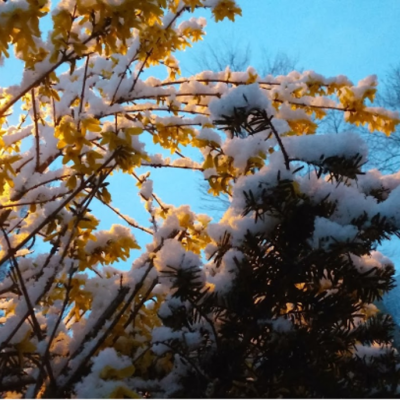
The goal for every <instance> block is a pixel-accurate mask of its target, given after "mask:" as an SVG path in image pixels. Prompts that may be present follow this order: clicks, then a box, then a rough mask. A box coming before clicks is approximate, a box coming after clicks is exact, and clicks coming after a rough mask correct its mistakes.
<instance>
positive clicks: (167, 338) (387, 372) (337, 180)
mask: <svg viewBox="0 0 400 400" xmlns="http://www.w3.org/2000/svg"><path fill="white" fill-rule="evenodd" d="M241 89H242V90H241ZM238 92H239V93H238ZM237 94H239V95H237ZM240 95H241V96H243V98H245V99H246V101H245V103H246V106H244V105H243V104H244V102H243V99H241V98H240ZM261 97H262V94H261V91H260V89H258V88H257V89H256V88H255V87H251V86H247V87H245V88H239V89H235V90H233V91H232V92H231V93H230V94H228V95H227V96H226V97H225V98H224V97H223V98H222V99H221V100H220V102H221V108H220V109H219V108H218V103H214V108H216V109H217V114H219V115H217V116H216V118H220V119H215V123H216V124H217V125H218V124H221V125H222V126H223V128H224V129H225V130H227V132H228V135H230V136H232V135H235V134H236V135H239V137H236V139H237V140H236V143H237V145H238V146H239V145H240V146H241V148H247V147H248V146H249V147H251V142H253V141H255V140H256V141H259V142H261V143H262V142H264V141H268V140H271V139H272V136H274V135H275V136H276V137H275V138H276V139H277V142H278V144H279V146H278V147H279V150H278V151H277V152H276V153H274V154H272V155H271V156H270V158H269V163H268V165H267V166H265V167H263V168H262V169H260V170H259V171H258V172H256V173H255V174H252V175H249V176H243V177H241V178H240V179H239V180H238V182H237V183H236V185H235V187H234V191H233V199H232V202H231V206H230V208H229V209H228V211H227V212H226V214H225V216H224V217H223V218H222V220H221V222H220V223H218V224H215V225H214V224H212V225H210V226H209V229H208V232H209V234H210V236H211V238H212V242H211V243H210V244H209V245H208V246H207V248H206V253H207V256H208V259H209V260H210V261H209V263H208V264H206V265H204V266H203V268H200V267H199V266H196V265H195V264H190V263H185V264H184V265H181V266H178V265H176V262H175V263H174V262H173V261H172V260H168V261H169V263H168V262H166V264H165V271H169V273H168V274H167V275H168V277H169V279H170V282H171V283H170V284H171V287H172V288H175V291H174V292H172V293H171V294H170V295H168V296H167V299H166V303H165V304H164V305H163V306H162V308H161V310H160V317H161V319H162V320H163V323H164V327H162V328H159V329H158V330H156V332H159V333H158V334H159V335H160V337H162V339H161V338H160V340H157V339H158V338H157V335H158V334H157V335H156V344H157V346H158V347H157V348H156V349H157V350H158V351H159V352H160V353H164V354H165V353H168V351H169V352H172V353H175V354H178V355H179V357H176V359H175V369H173V370H172V372H171V376H170V382H171V381H172V382H174V383H175V384H176V385H173V386H172V387H173V388H174V390H176V391H175V392H172V393H171V394H173V395H175V396H179V397H185V398H192V397H195V398H202V397H216V398H236V397H250V398H264V397H267V398H277V397H281V396H283V397H289V398H297V397H310V398H325V397H333V398H349V397H351V398H353V397H355V398H364V397H369V396H373V397H392V396H393V395H395V394H396V393H398V385H399V378H400V370H399V368H398V363H399V358H398V356H397V351H396V350H395V349H394V348H393V347H392V332H391V331H392V329H393V322H392V320H391V317H390V316H388V315H383V314H381V313H378V309H377V308H376V307H375V305H374V304H372V302H374V301H375V300H377V299H380V298H381V296H382V294H383V293H385V292H387V291H388V290H390V289H391V288H392V287H393V278H392V275H393V273H394V266H393V264H392V263H391V262H390V260H389V259H387V258H386V257H384V256H383V255H382V254H380V253H379V252H377V251H375V250H374V247H375V245H376V243H379V242H380V240H382V239H383V238H387V237H389V236H390V235H393V234H397V235H399V233H400V231H399V227H400V218H399V215H400V213H399V211H400V205H399V202H398V196H399V190H400V173H397V174H395V175H391V176H382V175H381V174H380V173H379V172H377V171H376V170H375V171H369V172H367V173H363V172H362V170H361V167H362V165H363V164H364V163H365V160H366V155H367V154H366V146H365V144H364V143H363V141H362V140H361V139H360V137H359V136H357V135H355V134H341V135H318V136H296V137H293V136H289V137H281V138H280V139H278V138H279V136H278V134H279V133H278V132H279V130H280V129H282V128H278V126H281V121H279V120H275V119H274V118H273V117H274V116H275V115H276V111H275V110H274V109H273V108H272V107H270V106H269V105H268V104H265V103H264V104H260V102H258V101H257V100H254V99H260V98H261ZM247 100H248V103H247ZM261 103H263V102H261ZM227 104H230V105H229V107H227ZM230 111H231V112H230ZM245 115H246V116H247V118H245V117H244V116H245ZM239 116H240V117H239ZM239 119H240V123H239V122H238V120H239ZM274 121H275V122H274ZM168 246H171V248H172V247H173V246H175V244H173V243H168ZM171 253H172V251H171ZM168 329H169V331H168ZM178 332H181V335H179V334H178ZM196 334H197V338H196V336H195V335H196ZM153 340H154V338H153ZM163 345H166V346H167V347H163Z"/></svg>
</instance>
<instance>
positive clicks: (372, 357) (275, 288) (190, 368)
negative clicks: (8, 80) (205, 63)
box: [0, 0, 400, 398]
mask: <svg viewBox="0 0 400 400" xmlns="http://www.w3.org/2000/svg"><path fill="white" fill-rule="evenodd" d="M48 7H49V6H48V4H47V2H46V1H45V0H15V1H7V2H2V3H0V57H1V60H0V61H1V62H2V63H3V68H7V67H8V66H9V64H8V61H7V59H6V58H7V57H8V56H9V51H10V48H11V49H12V50H14V54H15V57H16V58H18V59H19V60H20V61H21V62H22V63H23V64H24V73H23V76H22V80H21V82H20V84H19V85H14V86H10V87H2V88H0V149H1V152H0V266H1V268H3V271H5V272H6V274H7V276H6V277H5V278H4V279H3V280H2V281H1V282H0V308H1V315H0V393H1V396H2V397H21V396H24V397H26V398H35V397H42V398H45V397H83V398H84V397H107V398H119V397H130V398H135V397H138V396H139V395H145V396H148V397H149V396H161V397H168V396H174V395H182V396H191V395H196V396H197V395H198V396H201V397H203V396H221V397H223V396H236V395H240V396H242V395H249V396H253V395H259V396H264V395H269V396H273V395H278V394H281V395H283V396H286V395H287V396H290V395H298V396H301V395H303V394H304V395H313V394H323V393H325V394H326V393H327V392H323V390H322V389H319V388H318V385H317V383H315V381H313V380H312V376H310V375H311V374H312V372H315V373H316V374H317V375H316V377H318V378H320V379H322V382H326V385H330V387H332V392H331V393H333V394H334V395H341V394H342V393H344V391H345V390H346V389H349V387H350V385H352V386H353V389H352V391H351V392H350V393H352V394H354V395H360V396H361V395H380V394H385V395H386V394H388V395H390V394H392V393H394V392H395V391H396V390H397V371H396V362H397V361H396V359H395V355H394V353H393V351H392V350H391V345H390V333H389V328H390V325H391V323H390V320H389V318H386V317H385V318H380V319H379V318H378V317H374V316H373V314H374V312H375V309H374V307H372V306H371V305H370V303H371V302H372V301H373V300H374V299H375V298H379V296H381V295H382V293H384V292H385V291H387V290H389V289H390V286H391V282H392V281H391V274H392V271H393V267H392V265H391V263H390V262H389V261H388V260H386V259H385V258H384V257H383V256H381V255H380V254H378V253H377V252H374V251H373V248H374V245H375V243H376V242H378V241H379V240H380V239H381V238H382V237H384V236H385V235H391V234H393V233H396V232H397V231H398V229H399V225H400V221H399V215H400V211H399V204H398V201H396V195H397V196H398V194H399V180H400V177H399V175H398V174H397V175H396V174H395V175H392V176H382V175H380V174H379V173H378V172H377V171H372V172H368V173H366V174H365V175H361V170H360V168H361V165H362V163H363V162H364V160H365V157H366V153H365V151H364V149H363V145H362V144H361V143H360V142H359V140H358V139H357V137H356V136H354V135H342V136H340V135H339V136H331V137H329V138H325V137H319V136H313V135H312V134H313V133H315V131H316V128H317V124H316V122H315V121H320V120H323V119H324V117H325V115H326V110H328V109H335V110H339V111H340V112H343V115H344V118H345V120H346V121H348V122H350V123H353V124H369V125H370V127H371V129H373V130H380V131H383V132H385V133H388V134H390V133H391V132H393V131H394V129H395V126H396V124H398V122H399V120H398V115H397V114H396V113H394V112H390V111H388V110H385V109H383V108H376V107H369V106H367V105H366V104H365V102H366V99H369V100H370V101H372V100H373V98H374V95H375V92H376V86H377V82H376V79H375V78H374V77H368V78H366V79H364V80H362V81H360V82H359V83H358V85H354V84H353V83H352V82H351V81H350V80H348V79H347V78H345V77H343V76H339V77H334V78H324V77H322V76H321V75H318V74H316V73H314V72H313V71H305V72H303V73H298V72H291V73H289V74H288V75H287V76H280V77H273V76H272V75H268V76H265V77H262V76H259V75H258V74H257V72H256V71H255V70H254V69H253V68H248V69H247V71H245V72H232V71H230V70H229V69H226V70H225V71H222V72H210V71H208V72H203V73H200V74H197V75H195V76H191V77H178V75H179V73H180V71H179V64H178V61H177V59H176V58H175V57H174V55H173V53H175V52H177V51H179V50H183V49H185V48H186V47H187V46H190V45H191V44H192V42H195V41H197V40H199V39H201V37H202V35H203V30H204V26H205V23H206V21H205V19H204V18H194V17H192V16H190V14H191V13H192V12H194V11H195V10H199V9H207V8H209V9H211V12H212V15H213V17H214V19H215V20H216V21H219V20H222V19H223V18H225V17H227V18H229V19H231V20H233V19H234V17H235V15H238V14H240V9H239V8H238V7H237V5H236V4H235V2H234V1H233V0H121V1H118V2H114V1H107V0H100V1H96V2H94V1H87V0H77V1H69V0H65V1H60V2H58V3H57V4H55V5H54V7H53V9H52V11H51V18H52V21H53V22H52V23H51V21H50V18H48V17H46V15H48V12H49V9H48ZM46 18H47V20H46ZM43 20H44V21H45V25H46V24H47V25H51V28H50V29H49V32H48V33H47V34H46V35H44V34H43V33H42V32H41V31H40V29H39V27H40V26H41V25H40V23H41V21H43ZM153 66H162V67H164V68H165V72H166V77H165V78H164V77H161V76H160V77H159V78H157V77H155V76H152V72H153V71H154V70H152V67H153ZM146 74H147V75H146ZM145 76H147V78H145ZM222 131H225V132H226V133H227V135H224V134H223V133H222ZM306 135H310V136H306ZM185 147H190V148H195V149H199V150H200V151H199V156H198V159H192V158H190V157H186V156H185ZM154 149H156V150H154ZM155 151H158V152H155ZM168 155H169V156H168ZM171 155H172V156H171ZM301 167H304V168H303V169H300V168H301ZM139 168H140V170H139ZM144 168H146V169H147V170H148V171H147V172H145V173H142V171H143V169H144ZM152 168H161V169H164V170H165V171H168V173H172V171H173V170H174V169H177V168H179V169H185V170H193V171H197V172H198V174H199V176H200V177H202V178H204V179H206V180H207V181H208V182H209V185H210V193H212V194H215V195H218V194H219V193H229V194H231V195H232V196H233V200H232V204H231V207H230V208H229V210H228V211H227V213H226V215H225V216H224V217H223V219H222V220H221V222H220V223H218V224H210V218H209V217H208V216H206V215H196V214H195V213H194V212H193V211H191V210H190V208H189V206H187V205H181V206H179V207H175V206H172V205H169V204H165V203H164V202H163V201H162V199H160V197H159V196H158V195H157V194H156V193H155V192H154V191H153V181H152V180H151V178H150V176H151V175H150V170H151V169H152ZM306 168H309V171H308V172H307V171H306ZM313 168H314V170H313ZM139 171H140V172H139ZM303 171H305V172H303ZM116 172H120V173H123V174H125V175H126V176H127V178H131V179H132V180H133V181H135V182H136V183H137V185H138V187H139V188H138V195H139V196H140V197H141V198H142V199H143V202H144V206H145V210H144V212H146V213H148V215H149V222H150V223H149V226H141V225H140V224H139V223H137V222H136V221H135V220H134V219H133V217H135V214H134V210H131V214H132V215H126V214H125V213H123V212H121V211H120V210H118V209H117V208H116V207H115V206H113V203H112V199H113V197H114V196H115V193H114V192H113V191H112V190H109V188H110V187H111V185H109V183H110V182H112V179H113V173H114V174H115V173H116ZM165 177H166V178H165V179H172V178H171V176H170V175H168V174H165ZM119 195H121V194H120V193H119ZM114 198H115V197H114ZM100 206H103V207H104V208H106V209H110V210H112V211H113V212H114V213H115V216H116V217H119V218H120V219H121V224H115V225H113V226H112V227H111V228H110V229H109V230H101V229H99V223H100V218H101V211H96V213H95V212H94V211H92V209H93V210H98V208H97V207H100ZM95 207H96V208H95ZM134 230H139V231H141V232H145V233H147V234H148V235H149V238H150V243H148V244H147V246H146V250H145V251H144V252H143V253H142V255H141V256H140V257H138V258H137V259H136V260H135V261H134V263H133V265H132V267H131V269H130V270H129V271H121V270H120V269H118V268H116V267H118V263H119V262H121V261H123V260H126V259H127V258H128V257H129V255H130V252H131V250H133V249H137V248H138V247H139V246H138V243H137V240H136V238H135V236H134V234H133V231H134ZM206 257H211V258H210V260H209V262H208V263H206V261H205V258H206ZM294 269H296V271H294ZM325 311H326V312H325ZM235 321H236V322H235ZM257 335H258V336H257ZM312 344H314V345H316V344H320V346H319V347H318V346H314V347H312V346H311V345H312ZM328 350H331V351H328ZM279 355H281V358H279ZM227 361H228V363H227ZM307 361H308V364H307ZM291 362H293V365H296V366H298V368H297V371H299V370H300V369H302V368H303V367H304V368H303V369H302V371H303V370H304V371H303V375H301V374H299V375H294V376H293V379H292V380H291V379H290V376H288V374H287V373H288V370H287V369H284V365H285V363H286V365H288V364H289V363H291ZM271 363H272V364H271ZM273 363H275V365H274V364H273ZM306 364H307V365H306ZM270 365H273V367H272V368H275V367H276V369H277V371H276V373H275V375H274V374H272V373H271V372H270ZM223 368H226V370H225V371H223ZM345 371H347V372H348V373H347V374H346V373H345ZM362 371H364V372H365V374H368V379H367V378H366V377H365V376H364V375H363V374H362ZM300 372H301V371H300ZM224 373H225V375H224ZM307 373H308V374H307ZM221 374H222V375H221ZM331 377H332V379H333V380H332V381H330V380H329V379H328V378H331ZM191 378H193V379H192V380H190V379H191ZM324 379H325V380H324ZM264 381H265V383H263V382H264ZM185 382H192V383H190V384H186V383H185ZM363 384H364V386H362V385H363ZM285 390H286V392H285ZM349 390H350V389H349Z"/></svg>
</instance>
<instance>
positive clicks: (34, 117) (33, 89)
mask: <svg viewBox="0 0 400 400" xmlns="http://www.w3.org/2000/svg"><path fill="white" fill-rule="evenodd" d="M31 97H32V107H33V122H34V124H35V144H36V168H35V171H39V166H40V137H39V125H38V115H37V110H36V99H35V88H32V90H31Z"/></svg>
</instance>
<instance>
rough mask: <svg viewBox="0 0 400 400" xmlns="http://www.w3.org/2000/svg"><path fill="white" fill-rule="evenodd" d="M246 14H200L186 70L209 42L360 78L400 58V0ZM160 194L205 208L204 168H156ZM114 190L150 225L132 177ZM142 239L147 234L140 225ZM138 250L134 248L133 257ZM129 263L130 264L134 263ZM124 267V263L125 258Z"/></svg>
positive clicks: (296, 5)
mask: <svg viewBox="0 0 400 400" xmlns="http://www.w3.org/2000/svg"><path fill="white" fill-rule="evenodd" d="M238 3H239V5H240V6H241V7H242V10H243V16H242V17H240V18H237V20H236V22H235V23H232V22H230V21H223V22H219V23H215V22H214V21H213V20H212V18H211V16H210V13H208V12H207V11H204V10H201V11H199V12H197V15H198V16H205V17H206V18H207V20H208V25H207V28H206V31H207V36H206V37H205V40H204V41H203V42H200V43H196V44H195V45H194V46H193V48H191V49H188V50H187V51H185V52H182V53H177V54H175V56H176V57H177V58H178V60H180V61H181V67H182V71H183V74H187V71H195V72H198V71H199V69H198V65H196V61H195V55H196V54H198V53H199V52H204V51H206V49H207V46H209V45H211V46H217V48H218V46H219V45H222V46H223V43H224V42H237V43H238V44H239V47H240V46H244V45H246V44H249V45H250V47H251V50H252V60H251V65H252V66H254V67H262V62H263V59H264V52H267V54H268V55H270V56H272V57H274V56H275V55H276V54H277V53H285V54H287V55H288V56H290V57H294V58H297V59H298V65H299V67H301V68H302V69H304V70H308V69H311V70H314V71H316V72H318V73H320V74H322V75H325V76H333V75H339V74H343V75H347V76H348V77H349V78H350V79H352V80H354V81H355V82H356V81H358V80H359V79H362V78H364V77H365V76H367V75H370V74H377V75H378V77H379V78H380V79H382V78H383V77H384V76H385V74H386V73H387V72H388V71H389V70H390V68H391V66H394V65H397V64H400V50H399V48H400V47H399V43H400V24H399V21H400V1H398V0H379V1H376V0H375V1H372V0H351V1H349V0H347V1H346V0H307V1H301V0H279V1H276V0H239V1H238ZM5 67H6V68H1V69H0V86H8V85H9V84H12V83H18V81H19V79H20V76H21V71H22V70H21V68H20V66H19V65H18V64H17V63H16V62H11V63H10V62H6V63H5ZM152 178H153V179H154V187H155V193H156V194H157V195H159V196H160V197H161V199H163V201H164V202H165V203H173V204H175V205H180V204H190V205H192V207H193V209H194V210H195V211H197V212H206V210H205V209H204V206H203V208H202V204H201V202H200V201H199V197H200V192H199V183H200V182H201V179H202V176H201V174H199V173H196V172H192V171H185V170H182V171H181V170H168V171H163V170H154V171H152ZM110 187H111V190H112V191H113V192H114V193H117V195H114V197H113V204H114V205H115V206H116V207H118V208H119V209H120V210H121V211H122V212H124V213H126V214H128V215H130V216H131V217H133V218H135V219H136V220H137V221H138V222H140V223H142V224H143V225H148V222H147V220H148V215H147V214H146V213H145V212H144V210H143V206H142V205H141V204H140V200H139V199H138V197H137V195H136V192H137V189H136V187H135V183H134V181H133V180H127V179H126V178H125V177H123V176H122V175H121V174H116V175H114V177H113V178H112V179H111V185H110ZM91 208H92V209H93V212H94V213H95V214H96V212H97V215H98V216H100V217H101V227H102V228H103V229H108V228H109V227H110V225H111V224H112V223H116V222H121V221H118V220H116V219H115V218H114V217H113V216H112V214H111V212H109V211H108V210H105V209H104V208H101V210H100V209H97V207H96V206H94V207H91ZM135 234H136V235H137V237H138V239H139V241H140V243H141V244H144V243H146V242H147V241H148V239H149V238H148V237H146V234H144V233H140V232H135ZM136 255H137V252H135V254H133V255H132V257H131V258H130V261H131V260H133V258H134V257H135V256H136ZM130 261H129V262H128V263H126V264H125V268H127V267H128V266H129V265H130ZM119 267H122V265H120V266H119Z"/></svg>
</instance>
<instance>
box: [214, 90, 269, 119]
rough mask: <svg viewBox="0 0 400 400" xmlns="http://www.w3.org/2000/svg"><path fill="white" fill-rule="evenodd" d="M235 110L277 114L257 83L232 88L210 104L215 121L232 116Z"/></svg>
mask: <svg viewBox="0 0 400 400" xmlns="http://www.w3.org/2000/svg"><path fill="white" fill-rule="evenodd" d="M235 108H236V109H237V108H243V109H244V110H245V111H246V112H249V111H250V110H252V109H260V110H266V111H267V113H268V115H269V116H271V115H274V114H275V112H274V110H273V109H272V107H271V102H270V100H269V99H268V97H267V96H266V94H265V92H264V91H263V90H262V89H260V87H259V85H258V84H257V83H254V84H251V85H246V86H238V87H235V88H231V89H229V90H228V91H227V92H226V93H225V94H224V95H223V96H222V97H221V99H214V100H212V101H211V102H210V104H209V109H210V111H211V118H212V119H213V120H217V119H221V118H223V117H224V116H232V115H233V114H234V111H235Z"/></svg>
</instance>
